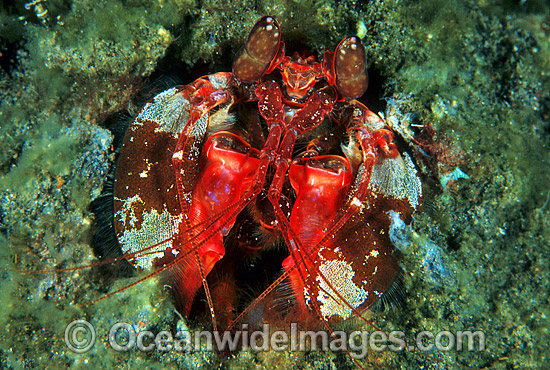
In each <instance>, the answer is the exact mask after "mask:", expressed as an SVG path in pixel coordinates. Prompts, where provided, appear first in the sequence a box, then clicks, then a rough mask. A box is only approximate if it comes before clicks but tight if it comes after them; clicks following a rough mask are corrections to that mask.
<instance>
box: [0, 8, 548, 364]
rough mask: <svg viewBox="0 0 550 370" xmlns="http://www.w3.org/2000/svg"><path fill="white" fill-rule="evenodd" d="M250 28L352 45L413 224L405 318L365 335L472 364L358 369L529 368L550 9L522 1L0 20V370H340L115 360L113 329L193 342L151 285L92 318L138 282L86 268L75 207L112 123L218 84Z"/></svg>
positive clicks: (537, 341) (45, 14)
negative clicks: (174, 93) (205, 81)
mask: <svg viewBox="0 0 550 370" xmlns="http://www.w3.org/2000/svg"><path fill="white" fill-rule="evenodd" d="M265 14H271V15H273V16H275V17H277V19H278V20H279V22H280V23H281V26H282V29H283V32H284V35H285V40H286V41H290V42H291V43H294V44H296V45H303V46H304V47H306V48H309V49H310V50H311V51H312V52H313V53H316V52H322V51H324V50H333V49H334V47H335V45H336V44H337V43H338V41H339V40H341V39H342V38H343V37H345V36H347V35H349V34H358V35H359V36H361V37H362V38H363V40H364V43H365V46H366V48H367V54H368V63H369V73H370V78H371V86H370V88H369V90H368V92H367V94H366V95H365V96H364V97H363V98H362V100H363V101H364V102H365V103H366V104H367V106H369V107H371V109H372V110H374V111H380V112H381V113H382V114H383V115H384V117H385V119H386V120H387V121H388V123H389V124H390V125H391V126H392V128H393V129H394V130H395V131H397V132H398V133H399V134H400V145H402V147H403V148H404V150H406V151H407V152H409V153H410V154H411V156H412V157H413V159H414V161H415V164H416V165H417V166H418V168H419V170H420V173H421V174H422V181H423V188H424V205H423V210H422V212H420V213H417V214H416V215H415V216H414V220H413V223H412V225H411V226H408V227H407V228H404V227H402V228H401V229H400V232H401V233H400V234H398V235H395V237H396V238H397V239H396V244H399V243H400V242H401V243H403V244H402V246H403V248H401V249H400V250H399V252H396V253H399V261H400V264H401V266H402V268H403V271H404V276H403V280H404V282H405V286H406V296H407V298H406V301H405V304H404V306H403V307H401V308H395V309H393V310H390V311H386V312H381V313H373V314H372V315H370V320H371V321H372V322H373V323H374V324H375V325H376V326H377V327H379V328H380V329H382V330H384V331H385V332H391V331H392V330H401V331H403V332H405V333H407V335H410V336H411V338H412V336H413V335H414V333H418V332H420V331H422V330H429V331H432V332H434V333H435V332H440V331H451V332H456V331H458V330H471V331H475V330H480V331H482V332H483V333H484V335H485V338H486V348H485V349H484V350H482V351H480V350H476V351H471V352H468V351H456V350H452V351H448V352H438V351H432V352H429V353H428V356H427V357H426V356H423V355H419V354H417V353H414V351H412V352H411V351H404V352H398V353H395V352H390V351H385V352H382V353H377V352H370V353H368V355H367V357H366V358H364V359H360V360H358V361H359V363H360V364H361V365H362V366H364V367H365V368H391V369H394V368H395V369H399V368H407V369H408V368H410V369H416V368H421V367H422V366H424V367H425V368H434V369H435V368H438V369H439V368H441V369H443V368H469V367H472V368H484V369H511V368H522V369H539V368H544V366H545V364H546V366H547V364H548V362H549V359H548V354H547V343H549V342H550V332H549V329H550V322H549V316H550V298H549V291H550V289H549V284H550V282H549V278H550V264H549V263H548V261H549V257H550V256H549V254H550V249H549V248H548V246H549V245H550V185H549V184H550V171H549V170H548V169H549V168H550V154H549V153H550V152H549V149H550V119H549V115H550V7H549V6H548V5H547V4H546V3H545V2H544V1H540V0H534V1H519V2H515V1H505V0H479V1H474V0H462V1H457V2H447V1H440V0H421V1H398V0H390V1H380V0H375V1H369V2H366V3H364V4H363V3H361V2H355V1H329V0H324V1H323V0H322V1H273V2H264V1H260V2H258V1H245V2H240V3H237V2H230V1H202V2H198V1H193V0H157V1H148V0H129V1H116V0H115V1H99V2H98V1H89V0H74V1H61V0H48V1H40V0H35V1H32V2H25V1H17V0H15V1H5V2H3V5H2V8H1V9H0V141H1V143H2V145H1V146H0V255H1V256H2V263H1V264H0V297H1V298H0V302H1V305H2V309H1V310H0V327H1V328H2V330H0V365H1V366H2V367H3V368H13V369H19V368H34V367H37V368H46V367H47V368H61V367H69V366H78V365H93V366H104V367H113V366H116V365H119V364H124V365H123V366H125V367H133V366H140V365H141V366H148V367H149V366H159V367H161V366H163V367H166V366H176V365H178V366H182V367H184V368H188V367H193V368H204V369H208V368H214V367H219V363H221V362H223V363H224V366H225V367H226V368H232V369H241V368H254V367H258V368H280V369H286V368H290V367H296V368H305V369H309V368H323V369H334V368H352V367H353V366H354V364H353V363H352V362H351V361H350V359H349V358H348V357H347V356H346V355H345V354H343V353H341V352H340V353H333V352H330V351H327V352H315V351H311V352H288V351H286V352H285V351H283V352H276V351H267V352H254V351H241V352H239V353H236V354H234V355H233V356H229V357H224V356H223V355H219V354H217V353H215V352H212V351H199V350H197V351H192V352H190V353H178V352H175V351H165V352H163V351H152V352H142V351H137V350H135V351H128V352H116V351H114V350H113V349H111V348H110V346H109V341H108V338H109V329H110V328H111V326H112V325H113V324H114V323H116V322H127V323H130V324H131V325H134V326H135V327H136V328H141V329H148V330H156V331H160V330H168V329H174V330H175V329H176V328H177V329H181V328H188V327H192V328H193V329H197V328H200V327H201V324H200V323H189V322H187V321H186V320H184V319H182V318H180V317H179V316H178V314H177V313H176V312H175V311H174V309H173V305H172V303H171V302H170V300H169V299H167V296H168V294H167V292H166V291H164V289H163V286H162V284H160V283H159V281H158V280H157V279H155V278H153V279H148V280H146V281H145V282H143V283H141V284H139V285H137V286H135V287H131V288H129V289H127V290H124V291H123V292H121V293H119V294H117V295H115V296H112V297H108V298H106V299H103V300H100V301H98V302H94V300H95V299H97V298H100V297H102V296H105V295H106V294H108V293H109V292H112V291H114V290H116V289H117V288H121V287H124V286H126V285H128V284H130V283H132V282H133V281H135V280H136V279H137V278H139V277H140V276H141V275H140V274H138V273H136V272H134V271H128V269H127V268H125V267H124V266H120V264H114V266H94V265H93V264H94V263H95V262H97V256H95V255H94V251H93V250H92V248H91V246H90V245H91V240H92V237H93V233H94V225H95V222H94V215H93V213H92V209H91V204H92V202H94V201H95V200H96V199H97V198H98V197H100V196H101V192H102V190H103V187H104V184H105V181H104V180H105V178H106V177H107V175H108V173H109V169H110V168H111V166H112V165H113V161H114V149H113V148H114V147H115V146H116V145H115V144H116V143H115V141H116V140H119V138H118V137H117V136H116V135H115V134H116V133H117V132H118V131H120V128H118V130H117V126H118V125H120V123H119V122H120V120H119V116H120V115H121V114H122V113H124V114H129V115H132V114H135V113H136V112H137V111H138V110H139V109H140V104H142V103H143V101H144V99H146V98H147V96H150V95H151V91H154V90H155V89H158V86H159V84H160V85H162V84H163V83H164V82H161V83H159V82H158V81H159V79H164V80H163V81H165V79H166V78H167V77H165V76H168V78H172V79H178V80H180V81H181V82H182V83H187V82H190V81H192V80H193V79H195V78H197V77H199V76H201V75H202V74H208V73H212V72H217V71H223V70H229V68H231V60H232V57H233V55H234V54H235V52H236V51H237V48H238V47H239V46H240V45H241V43H242V42H243V40H244V39H245V38H246V34H247V32H248V30H249V29H250V28H251V26H252V25H253V24H254V22H255V21H256V20H257V19H258V18H259V17H260V16H262V15H265ZM163 76H164V77H163ZM458 171H460V172H458ZM396 222H397V221H396ZM396 227H397V228H399V227H398V224H396ZM90 265H91V266H90ZM78 266H90V267H88V268H84V269H71V268H72V267H78ZM62 269H68V270H67V271H61V270H62ZM51 270H55V271H54V272H52V271H51ZM117 270H120V273H119V274H117V273H116V271H117ZM47 271H49V272H47ZM77 319H85V320H87V321H88V322H90V323H91V324H92V325H93V326H94V327H95V330H96V335H97V338H96V343H95V346H94V347H93V348H92V349H91V350H90V351H88V352H86V353H84V354H79V353H75V352H73V351H71V350H70V349H69V348H68V347H67V345H66V342H65V338H64V335H65V328H66V326H67V325H68V324H69V323H70V322H72V321H73V320H77ZM353 325H355V330H360V329H361V324H359V323H354V324H353ZM364 329H365V330H367V329H369V330H371V328H370V327H368V326H366V327H365V328H364ZM411 338H407V339H408V340H409V339H411Z"/></svg>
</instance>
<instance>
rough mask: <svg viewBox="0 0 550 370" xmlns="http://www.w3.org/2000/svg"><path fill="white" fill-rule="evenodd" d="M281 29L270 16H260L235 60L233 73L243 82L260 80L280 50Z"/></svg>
mask: <svg viewBox="0 0 550 370" xmlns="http://www.w3.org/2000/svg"><path fill="white" fill-rule="evenodd" d="M280 40H281V29H280V28H279V23H278V22H277V20H276V19H275V18H273V17H270V16H265V17H262V18H260V20H259V21H258V22H256V24H255V25H254V27H253V28H252V31H250V34H248V38H247V39H246V42H245V43H244V45H243V46H242V47H241V49H240V50H239V52H238V53H237V56H236V57H235V61H234V62H233V75H234V76H235V78H237V79H238V80H240V81H242V82H254V81H256V80H258V79H259V78H260V77H262V75H263V74H264V72H265V71H266V69H267V68H268V67H269V65H270V64H271V62H272V61H273V59H275V57H276V56H277V52H278V51H279V44H280Z"/></svg>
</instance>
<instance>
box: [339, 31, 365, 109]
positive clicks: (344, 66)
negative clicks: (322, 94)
mask: <svg viewBox="0 0 550 370" xmlns="http://www.w3.org/2000/svg"><path fill="white" fill-rule="evenodd" d="M366 62H367V57H366V54H365V47H364V46H363V43H362V42H361V39H360V38H359V37H357V36H350V37H347V38H345V39H343V40H342V41H341V42H340V44H338V46H337V47H336V51H335V52H334V61H333V63H334V74H335V75H336V88H337V89H338V92H339V93H340V94H341V95H343V96H345V97H346V98H358V97H360V96H361V95H363V93H364V92H365V90H367V86H368V84H369V77H368V74H367V65H366V64H367V63H366Z"/></svg>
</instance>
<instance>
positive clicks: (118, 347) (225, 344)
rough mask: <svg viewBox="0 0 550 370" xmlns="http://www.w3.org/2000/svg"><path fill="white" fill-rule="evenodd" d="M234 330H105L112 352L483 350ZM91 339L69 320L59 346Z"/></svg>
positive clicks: (119, 326)
mask: <svg viewBox="0 0 550 370" xmlns="http://www.w3.org/2000/svg"><path fill="white" fill-rule="evenodd" d="M240 329H241V330H235V331H223V332H219V331H214V332H211V331H185V330H184V331H178V332H176V333H171V332H170V331H167V330H163V331H159V332H157V333H153V332H152V331H149V330H136V329H135V328H134V327H133V326H132V325H131V324H128V323H125V322H119V323H116V324H114V325H113V326H112V327H111V329H110V331H109V338H108V343H109V345H110V347H111V348H112V349H114V350H115V351H121V352H125V351H130V350H136V349H137V350H139V351H144V352H149V351H154V350H157V351H178V352H193V351H213V350H217V351H237V350H245V351H246V350H252V351H269V350H272V351H309V350H312V351H327V350H330V351H333V352H338V351H346V352H348V353H349V354H350V356H352V357H354V358H364V357H365V356H366V355H367V353H368V351H369V350H371V351H377V352H380V351H385V350H390V351H395V352H399V351H403V350H409V351H416V350H419V351H432V350H434V349H437V350H439V351H443V352H446V351H451V350H456V351H483V350H485V335H484V333H483V332H481V331H457V332H455V333H452V332H450V331H440V332H438V333H433V332H431V331H421V332H419V333H418V334H417V335H416V336H415V343H413V344H411V343H408V342H407V341H406V335H405V333H404V332H402V331H398V330H395V331H391V332H389V333H386V332H383V331H372V332H368V331H352V332H350V333H347V332H344V331H338V330H336V331H334V332H333V333H332V334H331V333H330V332H327V331H323V330H320V331H309V330H308V331H304V330H298V325H297V324H296V323H293V324H291V325H290V330H288V331H282V330H275V331H272V330H270V327H269V324H264V325H263V326H262V328H261V330H253V331H252V330H249V327H248V325H247V324H243V325H242V326H241V328H240ZM95 341H96V333H95V328H94V327H93V326H92V325H91V324H90V323H89V322H87V321H85V320H75V321H73V322H71V323H70V324H69V325H68V326H67V328H66V329H65V343H66V344H67V346H68V347H69V349H70V350H72V351H73V352H76V353H85V352H88V351H90V350H91V349H92V347H93V346H94V344H95Z"/></svg>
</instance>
